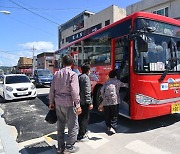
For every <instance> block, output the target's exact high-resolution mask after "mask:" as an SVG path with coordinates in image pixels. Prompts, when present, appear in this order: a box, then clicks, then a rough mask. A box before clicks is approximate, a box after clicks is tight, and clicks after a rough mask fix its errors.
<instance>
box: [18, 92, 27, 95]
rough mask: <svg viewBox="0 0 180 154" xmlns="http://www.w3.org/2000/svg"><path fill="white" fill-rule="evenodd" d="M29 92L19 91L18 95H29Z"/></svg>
mask: <svg viewBox="0 0 180 154" xmlns="http://www.w3.org/2000/svg"><path fill="white" fill-rule="evenodd" d="M27 94H28V92H21V93H17V95H27Z"/></svg>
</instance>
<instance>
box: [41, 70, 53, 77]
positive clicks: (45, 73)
mask: <svg viewBox="0 0 180 154" xmlns="http://www.w3.org/2000/svg"><path fill="white" fill-rule="evenodd" d="M38 75H39V76H50V75H52V73H51V71H49V70H41V71H38Z"/></svg>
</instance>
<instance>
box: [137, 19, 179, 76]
mask: <svg viewBox="0 0 180 154" xmlns="http://www.w3.org/2000/svg"><path fill="white" fill-rule="evenodd" d="M135 25H136V30H142V29H143V28H144V27H153V29H154V30H153V31H152V32H148V31H146V32H144V33H143V36H144V37H145V38H146V39H145V41H146V43H147V50H146V51H139V48H138V41H137V40H136V39H135V46H134V48H135V50H134V51H135V57H134V58H135V67H134V68H135V71H136V72H137V73H162V72H164V71H165V70H167V69H168V72H171V73H178V72H180V27H177V26H173V25H170V24H166V23H162V22H157V21H152V20H147V19H137V20H136V24H135Z"/></svg>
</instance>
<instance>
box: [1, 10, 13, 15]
mask: <svg viewBox="0 0 180 154" xmlns="http://www.w3.org/2000/svg"><path fill="white" fill-rule="evenodd" d="M0 13H3V14H6V15H9V14H10V13H11V12H9V11H0Z"/></svg>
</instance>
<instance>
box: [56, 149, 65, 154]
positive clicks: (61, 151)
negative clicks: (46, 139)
mask: <svg viewBox="0 0 180 154" xmlns="http://www.w3.org/2000/svg"><path fill="white" fill-rule="evenodd" d="M64 149H65V147H63V148H59V149H57V154H63V153H64Z"/></svg>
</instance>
